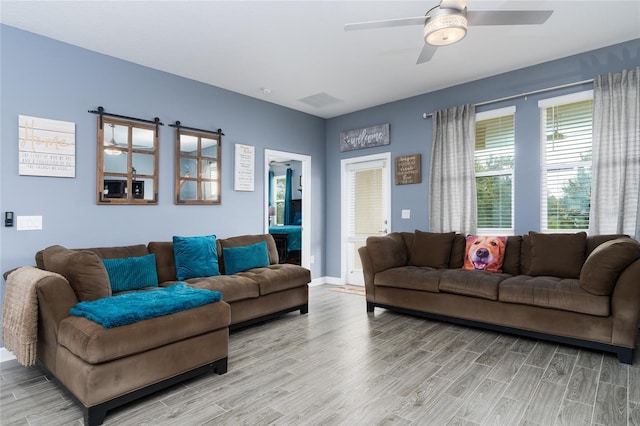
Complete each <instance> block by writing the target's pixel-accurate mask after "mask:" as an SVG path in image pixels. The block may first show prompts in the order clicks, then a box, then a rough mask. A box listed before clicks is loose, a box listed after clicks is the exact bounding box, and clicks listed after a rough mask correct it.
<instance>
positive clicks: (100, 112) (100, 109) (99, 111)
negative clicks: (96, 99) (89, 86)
mask: <svg viewBox="0 0 640 426" xmlns="http://www.w3.org/2000/svg"><path fill="white" fill-rule="evenodd" d="M88 112H90V113H91V114H98V115H99V116H100V130H102V119H103V117H105V116H106V117H114V118H122V119H125V120H132V121H138V122H140V123H148V124H153V125H155V126H156V137H158V126H164V123H163V122H162V121H160V119H159V118H158V117H155V118H154V119H153V121H151V120H145V119H144V118H136V117H128V116H126V115H120V114H112V113H110V112H107V111H105V110H104V108H103V107H102V106H99V107H98V109H97V110H89V111H88Z"/></svg>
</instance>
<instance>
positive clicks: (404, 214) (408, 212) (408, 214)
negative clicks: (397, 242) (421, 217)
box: [402, 210, 411, 219]
mask: <svg viewBox="0 0 640 426" xmlns="http://www.w3.org/2000/svg"><path fill="white" fill-rule="evenodd" d="M402 218H403V219H411V210H402Z"/></svg>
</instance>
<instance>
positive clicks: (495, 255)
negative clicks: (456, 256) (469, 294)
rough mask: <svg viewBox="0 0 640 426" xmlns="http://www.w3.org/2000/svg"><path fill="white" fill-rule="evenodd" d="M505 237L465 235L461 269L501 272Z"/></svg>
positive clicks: (505, 243) (505, 242)
mask: <svg viewBox="0 0 640 426" xmlns="http://www.w3.org/2000/svg"><path fill="white" fill-rule="evenodd" d="M506 245H507V237H479V236H477V235H469V236H468V237H467V249H466V251H465V258H464V266H463V269H475V270H480V271H488V272H498V273H500V272H502V261H503V260H504V249H505V247H506Z"/></svg>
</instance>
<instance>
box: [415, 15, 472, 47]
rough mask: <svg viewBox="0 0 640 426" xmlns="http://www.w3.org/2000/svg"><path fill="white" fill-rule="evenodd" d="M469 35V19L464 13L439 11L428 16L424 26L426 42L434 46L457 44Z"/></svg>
mask: <svg viewBox="0 0 640 426" xmlns="http://www.w3.org/2000/svg"><path fill="white" fill-rule="evenodd" d="M466 35H467V17H466V14H465V12H464V11H462V12H461V11H458V10H453V9H438V10H436V11H435V13H434V14H433V16H427V22H426V23H425V24H424V41H425V43H427V44H430V45H432V46H447V45H450V44H453V43H457V42H459V41H460V40H462V39H463V38H464V37H465V36H466Z"/></svg>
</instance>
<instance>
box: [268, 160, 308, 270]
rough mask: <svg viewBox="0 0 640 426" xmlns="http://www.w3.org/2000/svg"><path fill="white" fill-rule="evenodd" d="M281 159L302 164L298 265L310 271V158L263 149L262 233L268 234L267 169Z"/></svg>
mask: <svg viewBox="0 0 640 426" xmlns="http://www.w3.org/2000/svg"><path fill="white" fill-rule="evenodd" d="M283 158H286V159H287V160H291V161H300V162H301V163H302V206H301V214H302V244H301V251H300V263H301V265H302V266H303V267H305V268H307V269H311V194H312V193H313V192H311V156H310V155H303V154H296V153H293V152H286V151H276V150H273V149H268V148H265V150H264V176H265V178H264V203H263V208H264V211H263V213H262V217H263V220H264V233H265V234H268V233H269V168H270V163H271V161H272V160H277V161H281V160H282V159H283Z"/></svg>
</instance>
